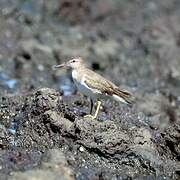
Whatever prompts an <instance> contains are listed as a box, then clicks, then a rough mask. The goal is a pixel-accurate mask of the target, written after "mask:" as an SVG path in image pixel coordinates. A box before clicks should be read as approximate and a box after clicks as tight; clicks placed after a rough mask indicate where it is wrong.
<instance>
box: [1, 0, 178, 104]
mask: <svg viewBox="0 0 180 180" xmlns="http://www.w3.org/2000/svg"><path fill="white" fill-rule="evenodd" d="M75 56H82V57H83V58H84V59H85V60H86V61H87V63H88V64H89V66H90V67H91V68H92V69H94V70H96V71H98V72H99V73H102V74H103V75H104V76H105V77H107V78H109V79H110V80H112V81H114V82H115V83H116V84H117V85H121V86H128V87H130V89H131V90H132V91H136V92H137V93H138V94H139V95H141V96H142V94H143V93H151V92H155V91H163V92H162V93H164V94H166V95H167V96H171V98H173V97H177V94H178V93H179V92H178V91H179V89H180V88H179V87H180V1H179V0H171V1H170V0H163V1H161V0H133V1H132V0H91V1H84V0H51V1H48V0H38V1H37V0H0V93H1V94H3V93H24V92H28V91H31V90H34V89H37V88H39V87H51V88H56V89H59V90H61V91H62V93H63V94H64V95H70V94H72V93H74V92H75V89H74V87H73V84H72V83H71V79H70V78H69V77H67V76H65V75H64V73H62V72H53V71H52V69H51V66H52V65H55V64H59V63H61V62H63V61H67V60H68V59H70V58H72V57H75ZM59 75H61V76H60V77H59ZM70 86H72V88H69V87H70ZM178 102H179V99H178Z"/></svg>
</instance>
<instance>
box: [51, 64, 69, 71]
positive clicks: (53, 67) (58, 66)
mask: <svg viewBox="0 0 180 180" xmlns="http://www.w3.org/2000/svg"><path fill="white" fill-rule="evenodd" d="M67 67H68V65H67V64H66V63H63V64H59V65H54V66H52V69H53V70H56V69H58V68H67Z"/></svg>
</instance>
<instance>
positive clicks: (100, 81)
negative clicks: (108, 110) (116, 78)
mask: <svg viewBox="0 0 180 180" xmlns="http://www.w3.org/2000/svg"><path fill="white" fill-rule="evenodd" d="M84 82H85V83H86V85H87V86H88V87H90V88H92V89H97V90H100V91H101V93H102V94H106V95H109V96H112V95H114V94H115V95H118V96H120V97H121V98H123V99H124V100H125V101H126V102H127V103H128V104H130V103H132V102H133V101H134V100H133V96H132V94H131V93H130V92H128V91H126V90H123V89H120V88H119V87H117V86H116V85H115V84H113V83H112V82H110V81H108V80H107V79H105V78H103V77H102V76H101V75H99V74H96V73H95V72H93V71H91V70H89V69H88V71H87V73H86V78H85V81H84Z"/></svg>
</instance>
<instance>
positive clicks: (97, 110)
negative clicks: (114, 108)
mask: <svg viewBox="0 0 180 180" xmlns="http://www.w3.org/2000/svg"><path fill="white" fill-rule="evenodd" d="M100 107H101V101H98V102H97V108H96V112H95V114H94V119H96V118H97V115H98V113H99V109H100Z"/></svg>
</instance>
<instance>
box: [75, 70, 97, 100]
mask: <svg viewBox="0 0 180 180" xmlns="http://www.w3.org/2000/svg"><path fill="white" fill-rule="evenodd" d="M72 78H73V81H74V83H75V85H76V86H77V88H78V90H79V91H80V92H81V93H83V94H84V95H86V96H90V97H91V98H92V99H94V98H96V97H97V96H98V94H100V91H98V90H96V89H92V88H89V87H88V86H87V85H86V83H85V78H86V75H83V76H82V77H80V78H78V72H77V71H75V70H74V71H72Z"/></svg>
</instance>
